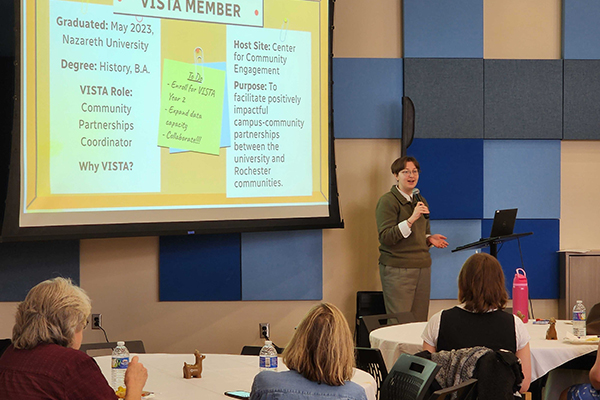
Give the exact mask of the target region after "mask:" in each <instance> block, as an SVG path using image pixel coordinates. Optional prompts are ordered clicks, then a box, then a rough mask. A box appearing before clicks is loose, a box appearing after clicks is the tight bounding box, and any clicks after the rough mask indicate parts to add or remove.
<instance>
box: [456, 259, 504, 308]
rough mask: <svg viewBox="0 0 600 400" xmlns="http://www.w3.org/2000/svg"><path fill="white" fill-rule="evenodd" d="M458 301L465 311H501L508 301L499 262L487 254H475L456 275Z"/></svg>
mask: <svg viewBox="0 0 600 400" xmlns="http://www.w3.org/2000/svg"><path fill="white" fill-rule="evenodd" d="M458 301H460V302H461V303H464V304H465V309H467V310H469V311H472V312H476V313H484V312H487V311H490V310H494V309H499V310H502V309H504V307H505V306H506V302H507V301H508V294H507V293H506V287H505V286H504V272H503V271H502V266H501V265H500V262H498V260H496V258H495V257H492V256H491V255H489V254H487V253H475V254H473V255H472V256H471V257H469V258H468V259H467V261H465V263H464V265H463V266H462V268H461V270H460V273H459V274H458Z"/></svg>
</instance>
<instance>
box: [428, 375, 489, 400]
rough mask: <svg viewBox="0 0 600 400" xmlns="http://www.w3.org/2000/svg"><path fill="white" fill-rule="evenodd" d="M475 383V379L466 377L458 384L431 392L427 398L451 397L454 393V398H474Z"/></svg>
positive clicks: (468, 399)
mask: <svg viewBox="0 0 600 400" xmlns="http://www.w3.org/2000/svg"><path fill="white" fill-rule="evenodd" d="M476 385H477V379H473V378H471V379H468V380H466V381H464V382H462V383H460V384H458V385H455V386H452V387H449V388H445V389H440V390H436V391H435V392H433V394H432V395H431V397H430V398H429V400H445V399H451V398H452V395H453V394H454V393H456V397H455V398H454V400H471V399H474V398H475V393H476V390H475V386H476Z"/></svg>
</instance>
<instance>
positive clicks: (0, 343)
mask: <svg viewBox="0 0 600 400" xmlns="http://www.w3.org/2000/svg"><path fill="white" fill-rule="evenodd" d="M11 344H12V340H10V339H0V356H2V353H4V351H5V350H6V349H8V346H10V345H11Z"/></svg>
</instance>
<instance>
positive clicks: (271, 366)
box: [258, 340, 277, 371]
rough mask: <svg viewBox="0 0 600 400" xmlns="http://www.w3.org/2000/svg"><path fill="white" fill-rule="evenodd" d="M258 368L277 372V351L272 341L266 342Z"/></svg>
mask: <svg viewBox="0 0 600 400" xmlns="http://www.w3.org/2000/svg"><path fill="white" fill-rule="evenodd" d="M258 366H259V367H260V370H261V371H277V350H275V347H273V342H271V341H270V340H265V345H264V346H263V348H262V349H260V353H259V355H258Z"/></svg>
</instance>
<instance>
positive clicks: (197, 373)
mask: <svg viewBox="0 0 600 400" xmlns="http://www.w3.org/2000/svg"><path fill="white" fill-rule="evenodd" d="M194 356H195V357H196V364H193V365H191V364H188V363H186V362H184V363H183V377H184V378H185V379H190V378H202V360H204V359H205V358H206V356H205V355H204V354H200V352H199V351H198V350H196V351H194Z"/></svg>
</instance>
